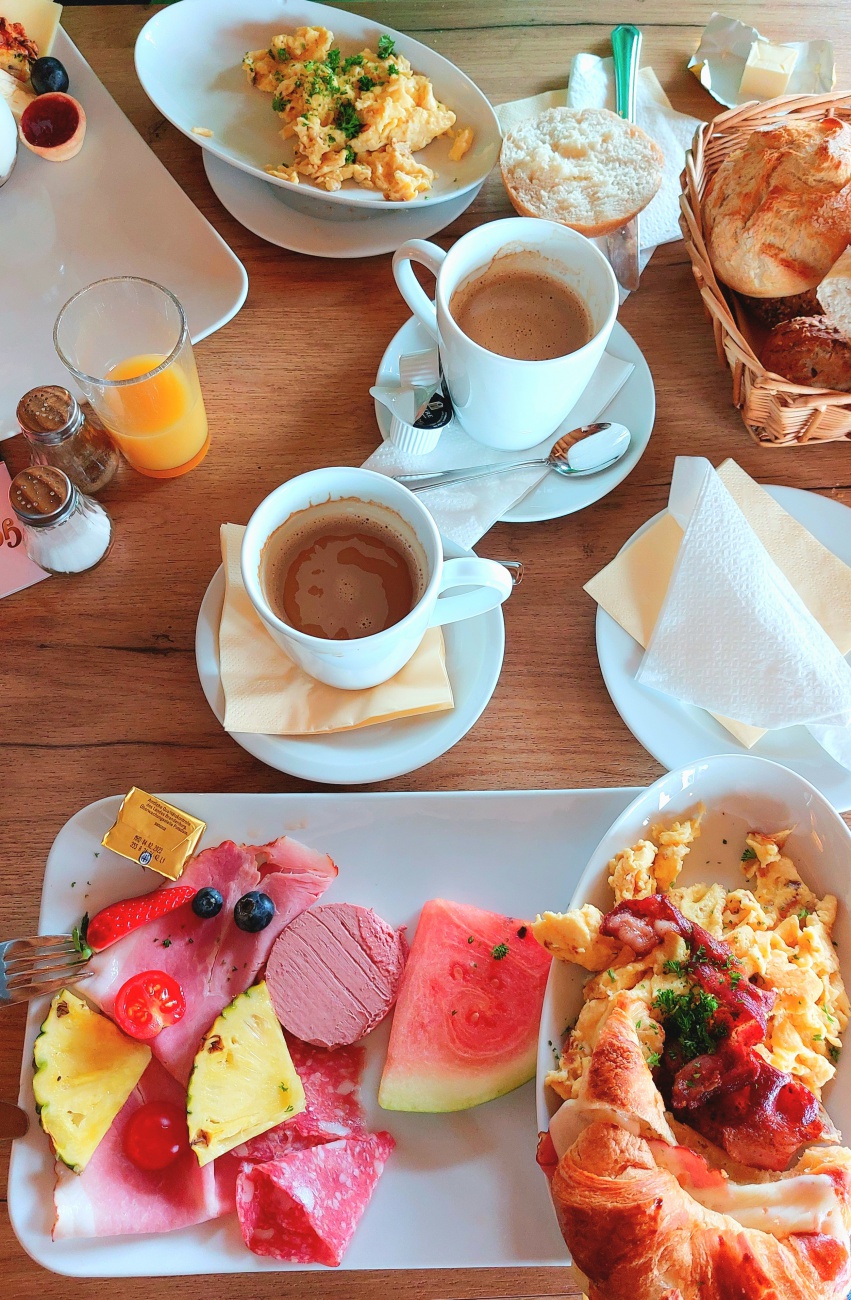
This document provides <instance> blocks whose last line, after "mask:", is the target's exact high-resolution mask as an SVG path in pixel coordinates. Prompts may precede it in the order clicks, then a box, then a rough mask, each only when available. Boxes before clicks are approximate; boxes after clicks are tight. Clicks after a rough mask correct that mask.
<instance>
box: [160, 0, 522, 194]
mask: <svg viewBox="0 0 851 1300" xmlns="http://www.w3.org/2000/svg"><path fill="white" fill-rule="evenodd" d="M304 26H311V27H327V28H329V29H330V30H331V31H332V32H333V33H334V42H335V44H336V45H338V46H339V48H340V50H341V51H342V53H343V55H344V56H346V55H349V54H356V53H358V52H359V51H360V50H362V49H364V48H365V47H366V46H369V48H370V49H372V50H375V49H376V47H377V45H378V38H379V37H380V36H381V35H383V34H387V35H389V36H392V37H393V38H394V39H395V41H396V49H397V51H398V52H399V53H400V54H403V55H404V56H405V58H406V59H407V60H408V62H409V63H410V64H411V66H412V68H413V70H414V72H421V73H424V74H425V76H427V77H428V78H429V79H430V80H431V82H432V85H433V86H434V92H435V95H436V97H437V99H438V100H439V101H440V102H441V103H443V104H445V105H446V106H447V108H450V109H452V111H453V112H454V113H455V115H456V119H457V125H458V126H459V127H462V126H471V127H472V128H473V132H474V138H473V144H472V147H471V148H470V150H469V151H468V152H467V153H466V154H465V155H464V157H463V158H462V159H461V160H460V162H457V163H456V162H450V160H449V150H450V148H451V147H452V141H451V139H449V138H448V137H446V136H444V137H441V138H440V139H437V140H433V141H432V143H431V144H430V145H428V146H427V147H426V148H425V149H422V150H420V151H418V153H417V155H416V157H417V160H418V161H422V162H424V163H425V164H426V165H427V166H428V167H431V168H432V170H433V171H435V172H436V173H437V175H436V178H435V181H434V184H433V185H432V187H431V189H430V190H429V191H428V192H427V193H426V194H420V195H418V196H417V198H415V199H411V200H410V201H408V202H396V201H393V202H390V201H388V200H387V199H385V198H384V196H383V195H382V194H380V193H379V192H378V191H377V190H367V189H362V188H361V187H360V186H359V185H356V184H355V183H354V182H353V181H346V182H344V184H343V187H342V189H340V190H337V191H336V192H334V193H328V191H326V190H322V189H319V188H318V187H317V186H315V185H313V184H312V183H311V182H310V181H309V180H307V179H303V180H301V182H300V183H299V184H298V185H294V184H293V183H292V182H291V181H285V180H282V179H281V178H280V177H278V176H270V175H269V174H268V173H267V172H266V171H265V170H264V169H265V167H266V166H267V165H274V164H276V163H281V162H283V163H284V164H286V165H289V164H290V163H291V162H292V157H293V146H292V141H291V140H288V141H284V140H282V139H281V137H280V127H281V123H280V121H279V119H278V117H277V116H276V114H275V113H273V112H272V107H271V96H270V95H267V94H265V93H262V92H261V91H259V90H255V89H254V87H253V86H251V85H250V84H249V82H248V80H247V79H246V76H245V73H244V72H243V70H242V66H241V65H242V58H243V55H244V54H245V53H246V51H248V50H262V49H265V48H266V47H267V46H268V45H269V42H270V41H271V39H272V37H273V36H279V35H281V34H282V33H287V32H293V31H294V30H295V29H296V28H297V27H304ZM136 71H137V73H138V74H139V80H140V81H141V83H142V86H143V88H144V90H145V93H146V94H147V95H148V97H149V98H150V99H151V100H153V102H154V104H156V106H157V108H158V109H159V110H160V112H161V113H162V114H163V115H164V116H165V117H167V118H168V120H169V121H170V122H172V123H173V124H174V126H176V127H177V128H178V130H179V131H182V132H183V133H184V135H187V136H189V138H190V139H191V140H194V141H195V143H196V144H199V145H200V146H201V148H202V149H206V150H208V151H209V152H210V153H212V154H215V155H216V157H218V158H221V159H222V161H223V162H226V163H230V164H231V166H233V167H239V168H241V169H242V170H243V171H246V172H248V173H250V175H252V176H256V177H258V178H259V179H260V180H262V181H265V182H266V183H267V184H269V185H276V186H280V187H282V188H283V189H285V190H289V191H290V192H291V193H294V194H298V195H300V196H302V195H304V196H310V197H311V198H313V199H315V201H316V203H317V204H319V205H321V206H328V205H331V206H340V205H348V204H352V205H354V206H356V207H359V208H380V209H381V210H382V211H385V212H386V211H387V210H388V209H392V208H400V209H401V208H403V209H406V210H410V209H412V208H418V207H423V206H432V205H433V204H435V203H440V202H442V201H443V200H445V199H452V198H457V197H458V196H459V195H461V194H463V193H464V192H465V191H466V190H471V189H473V188H474V187H475V186H477V185H481V183H482V181H483V180H484V179H485V177H486V176H487V174H488V172H489V171H490V170H491V168H492V167H493V165H494V163H495V162H496V159H497V155H498V153H499V149H500V145H501V143H502V136H501V134H500V130H499V123H498V122H497V120H496V114H495V113H494V111H493V109H492V108H491V106H490V104H489V103H488V101H487V99H486V98H485V96H484V95H483V94H482V92H481V91H480V90H479V88H478V86H476V85H475V84H474V83H473V82H472V81H471V80H470V78H469V77H467V76H465V75H464V73H463V72H461V70H460V69H459V68H456V67H455V65H454V64H452V63H450V62H449V60H448V59H444V58H443V56H442V55H440V54H437V53H436V52H435V51H434V50H432V49H429V47H428V46H427V45H421V44H420V42H419V41H415V40H413V38H412V37H410V36H405V35H404V33H402V32H397V31H395V30H394V29H393V28H392V27H387V26H385V25H384V24H378V23H375V22H369V21H367V19H365V18H361V17H360V16H359V15H358V14H351V13H346V12H345V11H344V10H342V9H333V8H331V7H330V6H329V5H321V4H314V3H312V0H240V3H239V4H234V3H233V0H183V2H182V3H181V4H176V5H171V6H170V7H169V8H167V9H162V10H160V12H159V13H157V14H155V15H154V17H153V18H151V20H150V22H148V23H146V25H145V26H144V27H143V28H142V30H141V32H140V33H139V37H138V39H137V41H136ZM193 127H203V128H206V129H207V130H210V131H212V133H213V134H212V135H210V136H201V135H195V134H193Z"/></svg>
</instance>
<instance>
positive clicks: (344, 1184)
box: [236, 1133, 396, 1266]
mask: <svg viewBox="0 0 851 1300" xmlns="http://www.w3.org/2000/svg"><path fill="white" fill-rule="evenodd" d="M395 1145H396V1144H395V1142H394V1140H393V1138H392V1137H391V1136H390V1134H389V1133H367V1134H362V1135H357V1136H354V1135H353V1136H351V1137H348V1138H340V1139H338V1140H337V1141H336V1142H327V1143H325V1144H323V1145H322V1146H314V1147H309V1148H306V1149H305V1150H301V1151H299V1150H290V1151H288V1152H287V1153H286V1154H285V1155H283V1156H281V1157H280V1158H279V1159H277V1160H270V1161H266V1162H265V1163H263V1164H257V1165H252V1164H247V1163H246V1164H245V1165H244V1166H243V1169H242V1171H241V1173H240V1174H239V1177H238V1179H237V1187H236V1211H237V1214H238V1216H239V1224H240V1227H241V1229H242V1235H243V1238H244V1240H245V1244H246V1245H247V1246H248V1248H249V1249H250V1250H252V1251H254V1253H255V1254H256V1255H267V1256H270V1257H271V1258H272V1259H280V1260H286V1261H287V1262H289V1263H292V1264H328V1265H331V1266H336V1265H338V1264H339V1263H340V1261H341V1260H342V1258H343V1255H344V1253H345V1250H346V1247H347V1246H348V1244H349V1242H350V1241H351V1239H352V1237H353V1236H354V1234H355V1230H356V1228H357V1226H358V1224H359V1222H360V1220H361V1217H362V1216H363V1212H364V1210H365V1209H366V1207H367V1205H368V1204H369V1201H370V1198H371V1196H372V1193H373V1191H374V1189H375V1185H376V1183H377V1182H378V1179H379V1178H380V1176H381V1173H382V1171H383V1169H384V1165H385V1162H386V1161H387V1158H388V1156H389V1155H390V1153H391V1151H392V1150H393V1148H394V1146H395Z"/></svg>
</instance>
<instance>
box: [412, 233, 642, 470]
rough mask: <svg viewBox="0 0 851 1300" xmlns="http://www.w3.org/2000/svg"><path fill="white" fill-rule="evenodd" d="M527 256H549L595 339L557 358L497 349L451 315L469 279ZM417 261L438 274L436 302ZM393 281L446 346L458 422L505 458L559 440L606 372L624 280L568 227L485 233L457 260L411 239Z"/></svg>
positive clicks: (466, 240)
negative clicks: (516, 255) (603, 365)
mask: <svg viewBox="0 0 851 1300" xmlns="http://www.w3.org/2000/svg"><path fill="white" fill-rule="evenodd" d="M527 251H528V252H533V253H538V254H540V255H541V256H542V257H544V258H546V259H547V263H548V265H547V272H548V273H550V274H554V275H557V276H558V277H559V278H560V279H562V280H563V281H564V283H565V284H567V285H568V286H569V287H570V288H571V289H573V291H574V292H575V293H576V294H577V295H578V296H579V298H581V299H582V301H583V303H584V304H585V306H586V308H587V310H588V312H589V314H590V317H591V327H592V331H593V333H592V336H591V338H590V339H589V341H588V342H587V343H586V344H585V345H584V347H581V348H578V349H577V350H576V351H575V352H569V353H567V355H565V356H563V357H555V358H554V359H552V360H548V361H518V360H515V359H514V358H513V357H504V356H499V355H498V354H497V353H494V352H489V351H488V350H487V349H486V348H483V347H482V346H481V345H480V344H478V343H475V342H474V341H473V340H472V339H471V338H469V337H468V336H467V335H466V334H465V333H464V332H463V331H462V330H461V329H460V328H459V326H458V325H457V324H456V322H455V320H454V319H453V317H452V315H451V313H450V310H449V302H450V299H451V297H452V295H453V293H454V292H455V290H456V289H457V288H458V286H459V285H460V284H461V283H462V282H463V281H464V280H466V279H467V278H468V277H469V276H471V275H473V274H474V273H475V272H476V271H484V270H485V268H486V267H487V266H488V265H489V264H490V263H491V261H492V260H493V259H494V258H495V257H497V256H499V255H501V254H506V253H513V252H527ZM411 262H419V263H421V265H423V266H426V267H428V269H429V270H430V271H432V272H433V273H434V275H435V276H436V277H437V286H436V293H435V299H434V301H432V300H431V299H430V298H428V297H427V295H426V294H425V292H424V290H423V289H422V287H421V286H420V284H419V282H418V280H417V279H416V276H415V275H414V272H413V269H412V267H411ZM393 274H394V275H395V277H396V284H397V285H398V287H399V292H400V293H401V294H402V297H403V298H404V299H405V301H406V302H407V304H408V306H409V307H410V309H411V311H412V312H413V313H414V315H415V316H416V317H417V318H418V320H419V321H420V322H421V323H422V324H423V325H424V326H425V328H426V329H427V330H428V332H429V333H430V334H431V336H432V337H433V338H434V339H435V340H436V341H437V343H438V347H439V349H440V359H441V362H442V365H443V372H444V374H445V376H446V382H447V384H448V386H449V392H450V394H451V397H452V402H453V405H454V407H455V415H456V418H457V420H458V422H459V423H460V424H461V425H462V427H463V429H464V431H465V432H466V433H468V434H469V435H470V437H471V438H475V439H476V441H477V442H481V443H484V445H485V446H487V447H499V448H501V449H503V450H506V451H523V450H525V449H526V448H528V447H534V446H535V445H536V444H537V443H539V442H543V441H544V439H545V438H548V437H549V436H550V435H551V434H553V433H555V431H556V429H557V428H558V427H559V425H560V424H561V422H562V420H564V419H565V418H566V417H567V416H568V415H569V414H570V411H571V409H572V408H573V407H574V406H575V405H576V403H577V401H578V400H579V398H580V397H581V396H582V393H583V392H584V391H585V389H586V387H587V386H588V382H589V380H590V379H591V376H592V375H593V373H594V371H595V370H596V368H597V366H598V365H599V363H600V358H601V357H602V355H603V353H604V351H605V349H606V344H607V343H608V341H609V335H610V334H611V332H612V326H613V325H614V323H615V317H616V315H617V310H618V286H617V281H616V280H615V276H614V272H613V271H612V268H611V266H610V265H609V263H608V262H607V261H606V259H605V257H604V256H603V254H602V253H601V252H600V250H599V249H598V248H596V247H595V246H594V244H592V243H591V241H590V240H588V239H586V238H585V236H584V235H580V234H577V232H576V231H575V230H570V229H569V228H568V227H567V226H560V225H558V224H557V223H556V222H553V221H542V220H539V219H538V218H533V217H511V218H508V219H507V220H505V221H490V222H488V223H486V224H485V225H483V226H478V227H477V228H476V229H475V230H471V231H469V232H468V233H467V234H466V235H463V236H462V237H461V238H460V239H459V240H458V241H457V242H456V243H455V244H453V246H452V248H450V250H449V252H448V253H447V252H445V251H444V250H443V249H442V248H440V247H438V245H437V244H432V243H429V242H428V241H427V240H423V239H410V240H408V241H407V243H405V244H402V246H401V248H399V249H398V250H397V252H396V253H395V255H394V257H393Z"/></svg>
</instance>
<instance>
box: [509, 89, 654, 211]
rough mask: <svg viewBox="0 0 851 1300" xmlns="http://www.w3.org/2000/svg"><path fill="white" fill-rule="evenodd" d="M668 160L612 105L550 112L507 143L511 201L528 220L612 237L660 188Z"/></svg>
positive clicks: (519, 130)
mask: <svg viewBox="0 0 851 1300" xmlns="http://www.w3.org/2000/svg"><path fill="white" fill-rule="evenodd" d="M664 161H665V159H664V155H663V153H662V150H661V149H660V148H659V146H658V145H657V144H656V143H655V141H653V140H651V139H650V136H649V135H647V133H646V132H645V131H642V130H641V128H640V127H638V126H635V125H634V124H633V123H632V122H626V121H624V119H623V118H620V117H618V116H617V114H616V113H610V112H609V110H608V109H607V108H580V109H574V108H548V109H546V110H545V112H543V113H541V114H540V115H539V116H538V117H534V118H530V119H529V120H528V121H525V122H521V123H520V124H519V125H518V126H516V127H515V128H514V130H513V131H509V133H508V135H507V136H506V137H505V139H504V140H503V142H502V153H501V154H500V159H499V164H500V168H501V170H502V179H503V181H504V183H505V188H506V189H507V191H508V197H509V198H510V199H511V202H512V203H513V204H514V207H515V208H516V209H517V211H518V212H519V213H520V214H521V216H524V217H546V218H547V219H548V220H550V221H560V222H561V223H562V225H565V226H571V227H572V228H573V229H574V230H578V231H579V232H580V234H583V235H589V236H593V235H608V234H611V232H612V231H614V230H617V229H618V228H619V227H620V226H623V225H624V224H625V223H626V222H627V221H631V220H632V218H633V217H634V216H636V215H637V214H638V213H639V212H640V211H641V210H642V208H646V207H647V204H648V203H649V202H650V200H651V199H652V198H653V195H654V194H655V193H656V191H657V190H658V188H659V186H660V185H661V184H662V167H663V164H664Z"/></svg>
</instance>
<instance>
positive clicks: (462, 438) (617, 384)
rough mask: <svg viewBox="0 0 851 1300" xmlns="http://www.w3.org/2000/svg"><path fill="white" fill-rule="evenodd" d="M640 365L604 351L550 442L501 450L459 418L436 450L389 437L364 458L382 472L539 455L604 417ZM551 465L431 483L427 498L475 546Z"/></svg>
mask: <svg viewBox="0 0 851 1300" xmlns="http://www.w3.org/2000/svg"><path fill="white" fill-rule="evenodd" d="M634 369H635V367H634V366H633V364H632V362H631V361H623V360H621V358H620V357H615V356H612V355H611V353H609V352H604V353H603V358H602V360H601V362H600V364H599V366H598V367H597V369H596V370H595V372H594V374H593V376H592V378H591V382H590V383H589V385H588V387H587V388H586V389H585V392H584V393H583V394H582V396H581V397H580V399H579V401H578V402H577V403H576V405H575V406H574V407H573V409H572V410H571V412H570V414H569V415H568V417H567V419H566V420H565V421H564V422H563V424H562V425H561V428H560V429H559V430H558V431H557V432H556V433H555V434H554V435H553V436H552V437H551V438H548V439H547V441H546V442H542V443H540V444H539V445H538V446H537V447H531V448H530V449H529V450H528V451H495V450H494V449H493V448H492V447H483V446H482V444H481V443H480V442H474V441H473V439H472V438H469V437H468V436H467V434H466V433H464V432H463V430H461V429H460V428H458V426H457V425H456V424H455V423H454V422H453V423H452V424H449V425H447V427H446V428H445V429H444V430H443V433H442V435H441V438H440V442H439V443H438V444H437V447H436V449H435V450H434V451H431V452H428V453H427V454H426V455H424V456H412V455H406V454H405V452H404V451H402V450H400V448H398V447H395V446H394V445H393V443H391V442H385V443H383V444H382V445H381V446H380V447H379V448H378V450H377V451H374V452H373V453H372V455H371V456H370V457H369V459H368V460H365V461H364V466H363V467H364V469H374V470H377V471H378V472H379V473H380V474H389V475H394V474H429V473H433V472H434V471H435V470H442V469H455V468H459V467H462V466H467V465H491V464H496V463H497V462H498V461H502V462H506V461H516V460H536V459H538V458H542V457H544V456H546V455H547V454H548V452H549V450H550V448H551V447H552V445H553V443H554V442H555V441H556V440H557V439H558V438H559V437H560V436H561V435H562V434H563V433H567V432H569V431H570V430H571V429H575V428H577V427H578V426H579V425H582V424H591V423H592V422H593V421H595V420H597V419H599V418H600V416H601V415H602V414H603V412H604V410H605V408H606V407H607V406H608V404H609V403H610V402H611V401H612V399H613V398H614V397H616V395H617V394H618V393H619V392H620V390H621V388H623V386H624V384H625V383H626V381H627V379H629V376H630V375H631V374H632V372H633V370H634ZM553 472H554V471H553V470H550V469H546V468H544V469H538V468H533V469H523V470H511V471H508V470H505V471H504V472H503V473H501V474H492V475H490V476H489V477H488V478H483V479H478V480H474V481H473V482H472V483H456V484H454V485H453V486H451V487H441V488H430V489H429V491H428V492H425V493H423V498H422V499H423V501H424V502H425V504H426V505H427V506H428V508H429V510H430V511H431V513H432V515H433V516H434V518H435V520H436V522H437V526H438V528H439V529H440V531H441V533H442V534H443V536H444V537H448V538H449V539H450V540H451V541H453V542H457V543H458V545H459V546H465V547H472V546H474V545H475V544H476V542H477V541H478V540H479V538H480V537H482V536H484V534H485V533H486V532H487V531H488V529H490V528H492V527H493V525H494V524H495V523H496V521H497V519H501V518H502V516H503V515H504V514H505V513H506V511H508V510H510V509H511V507H512V506H513V505H516V504H517V502H518V501H520V500H522V498H523V497H525V496H527V495H528V493H529V492H531V491H532V489H533V488H535V487H537V485H538V484H539V483H540V482H541V479H542V478H543V477H544V476H545V475H546V474H552V473H553Z"/></svg>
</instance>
